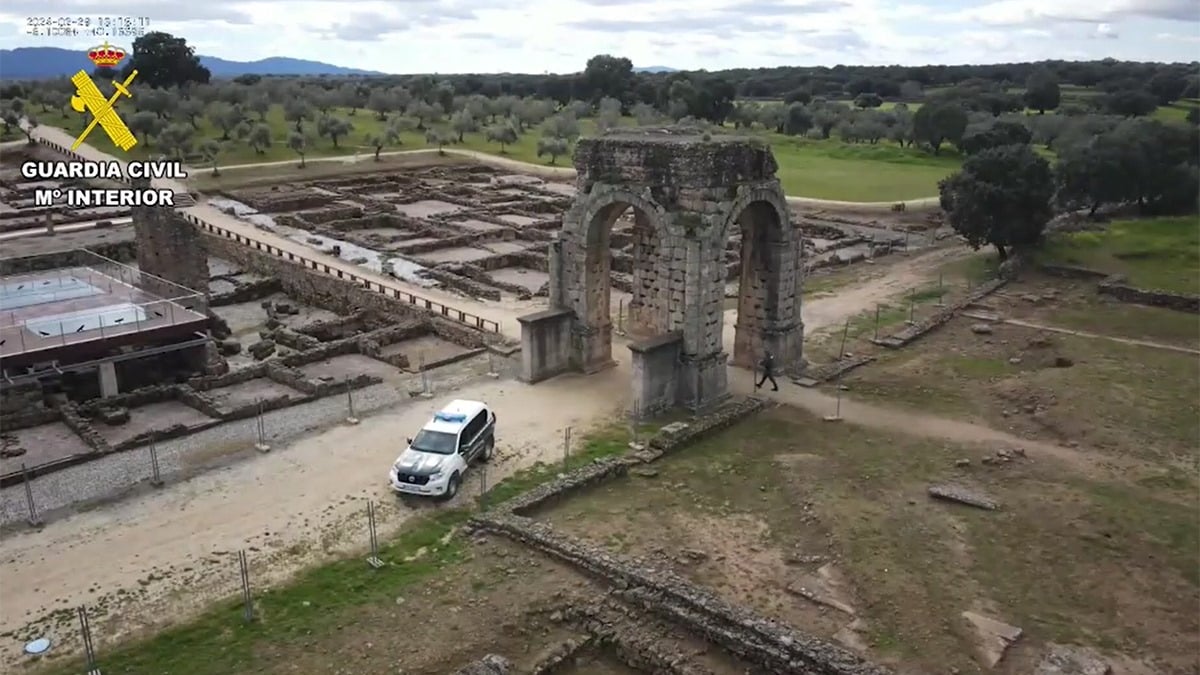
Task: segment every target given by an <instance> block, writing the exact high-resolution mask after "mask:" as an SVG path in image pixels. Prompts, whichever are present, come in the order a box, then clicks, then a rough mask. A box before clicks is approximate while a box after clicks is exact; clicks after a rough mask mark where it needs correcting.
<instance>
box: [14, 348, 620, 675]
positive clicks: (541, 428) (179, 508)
mask: <svg viewBox="0 0 1200 675" xmlns="http://www.w3.org/2000/svg"><path fill="white" fill-rule="evenodd" d="M581 382H582V376H578V377H563V378H556V379H554V380H552V381H549V382H545V383H541V384H539V385H537V386H536V387H533V386H528V385H523V384H519V383H515V382H512V381H490V380H489V381H487V382H484V383H480V384H476V385H473V386H468V387H466V388H464V389H462V390H460V391H458V392H455V393H454V394H453V396H461V397H464V398H472V399H480V400H484V401H488V402H490V403H492V404H493V405H494V406H495V409H496V411H497V415H498V417H499V419H500V420H502V422H501V425H502V426H501V429H502V431H501V435H500V443H499V446H498V447H497V453H498V457H497V459H496V460H495V465H494V466H493V467H491V468H489V470H488V481H489V482H493V481H496V480H500V479H501V478H503V477H504V476H507V475H509V474H511V473H512V472H513V471H515V470H517V469H518V468H522V467H525V466H529V465H531V464H533V463H535V462H537V461H540V460H548V461H553V460H557V459H559V457H560V455H559V454H557V453H561V449H562V440H561V439H562V435H563V429H564V428H565V427H567V426H572V427H574V428H575V429H579V430H581V431H582V430H583V429H585V428H588V427H591V426H592V425H594V424H596V423H598V422H600V421H602V420H605V419H608V418H609V417H610V416H611V415H612V413H613V412H614V410H615V409H616V408H618V407H620V406H621V405H622V403H623V401H624V400H625V397H626V396H627V393H628V391H629V384H628V373H627V372H624V369H621V370H618V369H612V370H610V371H607V372H605V373H602V374H598V375H595V376H591V377H588V378H587V380H586V382H587V385H586V386H580V385H581ZM447 396H450V394H447ZM442 398H443V399H444V398H445V397H442ZM443 402H444V400H442V399H434V400H432V401H420V402H414V403H412V404H409V405H405V406H402V407H399V408H396V409H393V410H392V411H389V412H387V413H384V414H380V415H377V416H374V417H370V418H367V419H364V420H363V421H362V423H361V424H359V425H358V426H353V427H349V426H343V427H335V428H332V429H328V430H325V431H322V432H319V433H316V434H313V435H311V436H308V437H306V438H303V439H301V440H298V441H296V442H294V443H293V444H291V445H290V446H281V447H278V448H276V449H275V450H274V451H272V452H271V453H269V454H266V455H256V456H254V457H252V458H250V459H248V460H245V461H241V462H239V463H236V464H233V465H231V466H228V467H227V468H224V469H221V470H217V471H212V472H209V473H207V474H202V475H200V476H198V477H196V478H193V479H191V480H189V481H186V482H184V483H178V484H173V485H169V486H168V487H166V488H164V489H163V490H162V491H160V492H154V493H150V494H146V495H144V496H139V497H136V498H130V499H127V500H124V501H121V502H117V503H115V504H112V505H109V506H105V507H100V508H96V509H94V510H91V511H88V512H85V513H81V514H78V515H75V516H72V517H68V518H65V519H63V520H58V521H54V522H52V523H50V524H48V525H47V526H46V527H45V528H44V529H43V530H41V531H38V532H26V533H21V534H16V535H11V536H9V537H7V538H5V539H3V540H0V579H3V581H2V582H0V598H2V600H0V632H7V631H13V630H19V629H21V628H22V627H23V626H25V625H26V624H27V623H29V622H30V621H32V620H35V619H37V618H39V617H41V616H43V615H46V614H48V613H50V612H53V611H54V610H72V611H73V608H74V607H75V606H76V605H80V604H86V605H89V606H91V607H93V608H95V607H98V606H100V607H107V608H108V610H109V613H110V614H111V616H112V617H116V618H115V619H113V618H107V619H106V618H103V617H99V618H97V619H96V621H95V628H94V630H95V632H96V635H97V637H98V639H99V640H102V641H109V640H111V639H114V638H119V637H121V636H122V635H125V634H128V633H129V632H130V631H136V630H139V629H142V628H145V627H148V626H156V625H157V626H161V625H165V624H166V623H168V622H173V621H178V620H179V619H181V618H184V617H186V616H187V615H189V614H191V613H193V612H195V611H198V610H200V609H202V608H204V607H205V606H206V605H208V604H209V603H211V602H212V601H213V600H215V599H217V598H221V597H225V596H228V595H232V594H234V593H236V590H237V567H236V562H235V558H234V556H233V552H235V551H237V550H238V549H243V548H244V549H247V551H248V556H249V558H250V560H251V563H252V565H253V566H254V568H255V569H254V570H253V576H254V579H255V584H256V585H258V586H259V588H261V587H262V586H263V585H265V584H266V583H268V582H271V581H278V580H280V579H283V578H285V577H287V576H290V575H291V574H293V573H294V572H295V571H296V570H298V569H300V568H301V567H304V566H307V565H310V564H312V563H313V562H315V561H316V560H318V559H320V558H321V557H322V556H323V555H325V551H326V549H327V548H328V549H329V552H338V551H344V550H347V549H353V548H361V547H362V546H364V545H365V541H366V536H365V524H364V521H363V518H364V516H363V509H364V508H365V504H364V500H366V499H374V500H376V501H377V502H378V503H380V504H382V505H383V509H382V515H381V525H380V529H381V533H382V534H384V535H386V534H387V533H390V532H393V531H394V530H396V529H397V527H398V526H399V525H400V524H401V523H403V522H404V521H405V520H407V519H408V518H409V517H411V516H412V515H413V514H414V513H416V511H414V510H413V509H412V508H410V507H407V506H404V505H402V504H400V503H399V502H398V501H397V500H396V499H395V497H394V496H393V495H392V494H391V492H390V490H389V488H387V486H386V484H385V482H386V474H387V470H388V468H389V467H390V466H391V463H392V462H393V461H394V460H395V458H396V455H397V454H398V453H399V451H400V450H401V448H400V447H399V446H398V445H397V438H398V437H403V435H404V431H405V430H415V429H417V428H419V427H420V425H421V424H422V423H423V422H424V421H425V420H426V419H428V417H429V416H430V415H431V414H432V412H433V410H434V409H435V408H436V406H437V405H439V404H440V403H443ZM473 489H477V488H476V484H475V483H473V482H472V477H471V476H468V479H467V483H466V485H465V486H464V496H466V495H470V494H473V493H472V490H473ZM339 535H344V536H345V538H344V539H343V537H342V536H339ZM360 535H361V536H360ZM137 617H141V618H142V620H137ZM131 619H133V620H131ZM43 625H44V624H43ZM75 632H76V631H75V627H74V624H73V623H72V622H70V621H68V622H66V624H65V625H63V626H62V627H61V628H59V629H53V628H52V629H51V630H50V631H49V634H50V637H52V639H54V641H55V647H56V648H55V651H56V652H60V651H63V650H64V649H71V648H72V647H74V646H75V645H74V642H73V641H74V640H75ZM17 637H20V638H26V637H28V635H25V634H21V635H19V636H17ZM64 643H65V644H64ZM21 644H22V643H21V642H20V641H19V640H17V639H13V638H10V639H3V640H0V663H13V662H14V660H15V659H18V658H19V649H20V647H21ZM0 670H4V668H2V667H0Z"/></svg>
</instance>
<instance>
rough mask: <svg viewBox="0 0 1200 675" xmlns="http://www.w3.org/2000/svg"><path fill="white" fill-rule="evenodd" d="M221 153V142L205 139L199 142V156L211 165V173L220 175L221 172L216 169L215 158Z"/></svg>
mask: <svg viewBox="0 0 1200 675" xmlns="http://www.w3.org/2000/svg"><path fill="white" fill-rule="evenodd" d="M220 155H221V144H220V143H219V142H217V141H214V140H211V139H210V140H207V141H204V142H203V143H201V144H200V156H202V157H203V158H204V161H205V162H206V163H208V164H211V165H212V175H214V176H220V175H221V172H220V170H219V169H217V158H218V157H219V156H220Z"/></svg>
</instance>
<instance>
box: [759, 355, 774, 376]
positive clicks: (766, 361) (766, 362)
mask: <svg viewBox="0 0 1200 675" xmlns="http://www.w3.org/2000/svg"><path fill="white" fill-rule="evenodd" d="M758 365H759V367H760V368H762V371H763V372H764V373H766V374H767V375H773V374H774V373H775V357H774V356H771V355H770V354H767V355H766V356H764V357H763V359H762V361H759V363H758Z"/></svg>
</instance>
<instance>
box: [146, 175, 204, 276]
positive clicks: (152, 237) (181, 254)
mask: <svg viewBox="0 0 1200 675" xmlns="http://www.w3.org/2000/svg"><path fill="white" fill-rule="evenodd" d="M139 183H140V184H141V185H140V187H145V188H149V187H150V181H149V179H143V180H140V181H138V180H135V181H134V186H135V187H139V185H138V184H139ZM133 229H134V233H135V236H136V237H137V244H138V246H137V262H138V269H139V270H141V271H142V272H145V273H147V274H152V275H154V276H156V277H159V278H160V279H166V280H167V281H171V282H174V283H176V284H179V285H180V286H183V287H184V288H188V289H191V290H193V291H197V292H199V293H202V294H204V295H208V254H207V253H206V251H205V248H204V236H203V235H202V234H200V231H199V230H197V229H196V228H195V227H193V226H192V224H191V223H189V222H187V221H186V220H184V219H183V217H182V216H180V215H179V214H178V213H177V212H176V211H175V209H173V208H167V207H158V206H142V207H136V208H134V209H133ZM167 297H169V296H167Z"/></svg>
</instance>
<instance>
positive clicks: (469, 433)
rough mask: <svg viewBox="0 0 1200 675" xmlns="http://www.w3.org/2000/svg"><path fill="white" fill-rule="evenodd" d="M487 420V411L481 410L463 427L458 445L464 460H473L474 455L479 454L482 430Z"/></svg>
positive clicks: (481, 446)
mask: <svg viewBox="0 0 1200 675" xmlns="http://www.w3.org/2000/svg"><path fill="white" fill-rule="evenodd" d="M487 421H488V414H487V411H486V410H481V411H480V412H478V413H476V415H475V417H473V418H471V421H470V422H467V424H466V426H464V427H463V430H462V433H461V434H459V441H458V442H459V446H458V447H459V452H460V453H462V456H463V460H464V461H466V462H470V461H472V460H474V459H475V456H476V455H478V454H479V450H480V449H481V448H483V437H484V434H483V430H484V427H486V426H487Z"/></svg>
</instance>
